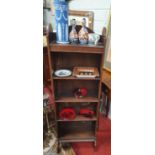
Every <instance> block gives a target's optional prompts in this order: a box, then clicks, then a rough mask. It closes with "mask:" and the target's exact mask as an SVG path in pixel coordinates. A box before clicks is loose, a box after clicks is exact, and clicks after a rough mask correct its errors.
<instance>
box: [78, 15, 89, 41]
mask: <svg viewBox="0 0 155 155" xmlns="http://www.w3.org/2000/svg"><path fill="white" fill-rule="evenodd" d="M79 41H80V44H87V43H88V30H87V28H86V19H85V18H83V19H82V28H81V30H80V31H79Z"/></svg>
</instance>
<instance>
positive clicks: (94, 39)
mask: <svg viewBox="0 0 155 155" xmlns="http://www.w3.org/2000/svg"><path fill="white" fill-rule="evenodd" d="M99 40H100V35H99V34H96V33H89V34H88V42H89V44H92V45H97V44H98V41H99Z"/></svg>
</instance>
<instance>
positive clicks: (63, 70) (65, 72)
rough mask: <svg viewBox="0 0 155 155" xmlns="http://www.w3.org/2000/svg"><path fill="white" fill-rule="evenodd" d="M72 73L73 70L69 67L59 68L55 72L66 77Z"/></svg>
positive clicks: (56, 74)
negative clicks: (68, 68)
mask: <svg viewBox="0 0 155 155" xmlns="http://www.w3.org/2000/svg"><path fill="white" fill-rule="evenodd" d="M71 74H72V72H71V71H70V70H67V69H59V70H56V71H55V72H54V75H55V76H58V77H66V76H70V75H71Z"/></svg>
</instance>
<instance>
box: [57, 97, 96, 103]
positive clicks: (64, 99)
mask: <svg viewBox="0 0 155 155" xmlns="http://www.w3.org/2000/svg"><path fill="white" fill-rule="evenodd" d="M55 102H78V103H79V102H99V99H98V98H95V97H85V98H75V97H60V98H59V99H56V100H55Z"/></svg>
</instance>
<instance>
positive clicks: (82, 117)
mask: <svg viewBox="0 0 155 155" xmlns="http://www.w3.org/2000/svg"><path fill="white" fill-rule="evenodd" d="M96 120H97V118H96V116H93V117H92V118H89V117H85V116H81V115H78V116H76V118H75V119H72V120H67V119H58V120H57V121H58V122H72V121H74V122H76V121H96Z"/></svg>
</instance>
